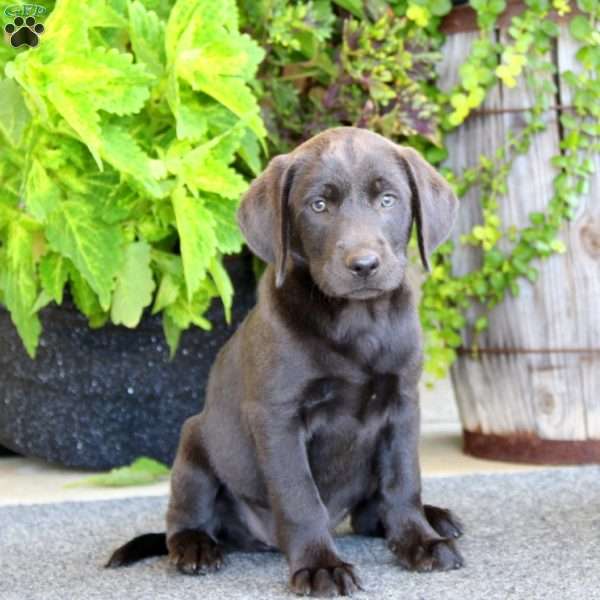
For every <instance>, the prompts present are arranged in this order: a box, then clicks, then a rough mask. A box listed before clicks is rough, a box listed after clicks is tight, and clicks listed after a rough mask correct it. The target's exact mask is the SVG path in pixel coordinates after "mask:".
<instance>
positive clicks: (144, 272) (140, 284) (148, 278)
mask: <svg viewBox="0 0 600 600" xmlns="http://www.w3.org/2000/svg"><path fill="white" fill-rule="evenodd" d="M153 291H154V278H153V276H152V269H151V268H150V246H149V245H148V244H147V243H146V242H134V243H132V244H129V246H127V248H126V249H125V260H124V262H123V266H122V267H121V270H120V271H119V273H118V274H117V286H116V288H115V291H114V293H113V298H112V308H111V313H110V316H111V319H112V322H113V323H114V324H115V325H125V326H126V327H137V325H138V324H139V322H140V319H141V318H142V313H143V311H144V308H146V306H149V304H150V303H151V302H152V292H153Z"/></svg>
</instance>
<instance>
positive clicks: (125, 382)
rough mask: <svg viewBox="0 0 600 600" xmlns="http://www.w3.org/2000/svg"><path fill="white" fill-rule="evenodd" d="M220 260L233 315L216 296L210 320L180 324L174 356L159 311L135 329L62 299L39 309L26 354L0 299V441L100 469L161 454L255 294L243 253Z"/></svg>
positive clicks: (169, 452)
mask: <svg viewBox="0 0 600 600" xmlns="http://www.w3.org/2000/svg"><path fill="white" fill-rule="evenodd" d="M226 266H227V269H228V271H229V273H230V275H231V277H232V279H233V283H234V286H235V290H236V296H235V301H234V308H233V322H232V325H231V326H227V325H226V324H225V321H224V317H223V310H222V307H221V304H220V303H219V302H218V301H215V302H214V303H213V306H212V308H211V309H210V311H209V314H208V317H209V319H210V320H211V321H212V323H213V330H212V331H210V332H203V331H200V330H198V329H193V330H190V331H188V332H185V333H184V334H183V336H182V340H181V345H180V348H179V351H178V353H177V356H176V358H175V359H174V360H173V361H170V360H169V356H168V348H167V345H166V342H165V340H164V337H163V333H162V326H161V320H160V317H150V316H148V317H146V318H144V319H143V320H142V322H141V323H140V325H139V327H137V328H136V329H134V330H130V329H127V328H125V327H115V326H112V325H108V326H106V327H103V328H101V329H98V330H91V329H89V327H88V326H87V321H86V319H85V317H83V316H82V315H80V314H79V313H78V312H77V311H76V310H75V309H73V308H72V307H69V306H63V307H57V306H51V307H48V308H47V309H45V310H44V311H43V313H42V322H43V326H44V333H43V335H42V339H41V342H40V346H39V349H38V354H37V358H36V359H35V360H34V361H33V360H31V359H30V358H29V357H28V356H27V354H26V353H25V350H24V349H23V346H22V344H21V341H20V340H19V338H18V335H17V333H16V331H15V328H14V327H13V325H12V323H11V321H10V318H9V315H8V313H7V312H6V311H5V310H4V309H2V308H0V445H4V446H6V447H7V448H9V449H11V450H13V451H15V452H18V453H19V454H23V455H26V456H35V457H39V458H43V459H45V460H48V461H50V462H53V463H59V464H62V465H66V466H69V467H83V468H90V469H107V468H109V467H114V466H116V465H123V464H127V463H129V462H131V461H132V460H134V459H135V458H136V457H138V456H142V455H143V456H152V457H154V458H156V459H158V460H160V461H163V462H164V463H166V464H170V463H171V462H172V460H173V458H174V456H175V451H176V449H177V442H178V438H179V431H180V428H181V425H182V423H183V421H184V420H185V419H186V418H187V417H188V416H190V415H193V414H195V413H197V412H198V411H199V410H200V409H201V407H202V401H203V397H204V388H205V385H206V380H207V376H208V372H209V369H210V366H211V365H212V362H213V360H214V358H215V356H216V354H217V352H218V350H219V348H220V347H221V346H222V345H223V343H224V342H225V340H226V339H227V338H228V337H229V336H230V335H231V334H232V333H233V331H234V330H235V327H236V326H237V325H238V324H239V323H240V322H241V320H242V319H243V318H244V316H245V314H246V313H247V312H248V310H249V309H250V308H251V307H252V305H253V304H254V301H255V280H254V275H253V273H252V269H251V259H250V257H249V256H244V257H242V258H235V259H233V260H230V261H228V263H227V264H226Z"/></svg>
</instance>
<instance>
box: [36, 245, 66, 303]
mask: <svg viewBox="0 0 600 600" xmlns="http://www.w3.org/2000/svg"><path fill="white" fill-rule="evenodd" d="M39 272H40V282H41V284H42V290H44V292H46V295H47V296H48V298H50V299H52V300H54V302H56V303H57V304H62V301H63V289H64V287H65V284H66V283H67V279H68V278H69V270H68V266H67V261H66V260H65V259H64V258H63V257H62V256H61V255H60V254H56V253H54V252H50V253H48V254H46V255H45V256H43V257H42V259H41V260H40V266H39Z"/></svg>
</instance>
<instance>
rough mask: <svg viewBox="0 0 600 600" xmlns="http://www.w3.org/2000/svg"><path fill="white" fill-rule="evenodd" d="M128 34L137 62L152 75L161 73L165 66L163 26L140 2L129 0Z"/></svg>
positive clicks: (156, 16)
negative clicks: (144, 66) (145, 67)
mask: <svg viewBox="0 0 600 600" xmlns="http://www.w3.org/2000/svg"><path fill="white" fill-rule="evenodd" d="M128 8H129V34H130V37H131V46H132V48H133V52H134V53H135V56H136V58H137V59H138V61H139V62H143V63H144V64H145V65H146V66H147V67H148V69H150V71H151V72H152V73H154V75H157V76H160V75H162V73H163V71H164V68H165V59H166V57H165V52H164V47H165V28H164V25H163V23H162V21H161V20H160V19H159V17H158V15H157V14H156V13H155V12H154V11H152V10H148V9H147V8H146V7H145V6H144V5H143V4H142V3H141V2H139V1H138V0H135V2H130V3H129V5H128Z"/></svg>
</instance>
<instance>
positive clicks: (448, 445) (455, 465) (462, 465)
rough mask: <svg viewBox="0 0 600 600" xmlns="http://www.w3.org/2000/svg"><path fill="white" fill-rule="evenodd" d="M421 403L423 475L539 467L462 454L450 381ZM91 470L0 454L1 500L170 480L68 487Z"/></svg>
mask: <svg viewBox="0 0 600 600" xmlns="http://www.w3.org/2000/svg"><path fill="white" fill-rule="evenodd" d="M421 403H422V442H421V465H422V470H423V475H424V476H426V477H430V476H448V475H467V474H473V473H494V472H514V471H527V470H533V469H536V468H539V467H534V466H529V465H519V464H513V463H504V462H497V461H489V460H481V459H477V458H473V457H470V456H467V455H465V454H463V452H462V449H461V435H460V423H459V419H458V413H457V410H456V404H455V402H454V394H453V391H452V386H451V385H450V382H449V380H442V381H440V382H438V383H437V384H436V385H435V387H434V388H433V389H427V388H426V387H425V386H423V389H422V392H421ZM88 474H89V473H88V472H86V471H77V470H72V469H65V468H61V467H56V466H53V465H49V464H47V463H45V462H43V461H41V460H36V459H30V458H20V457H0V482H1V485H0V505H10V504H38V503H49V502H60V501H64V500H71V501H73V500H100V499H111V498H124V497H131V496H150V495H156V496H160V495H163V494H166V493H167V492H168V483H167V482H166V481H165V482H162V483H157V484H152V485H145V486H136V487H126V488H92V487H77V488H66V487H65V486H66V485H67V484H69V483H72V482H74V481H78V480H80V479H82V478H83V477H85V476H86V475H88Z"/></svg>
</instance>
